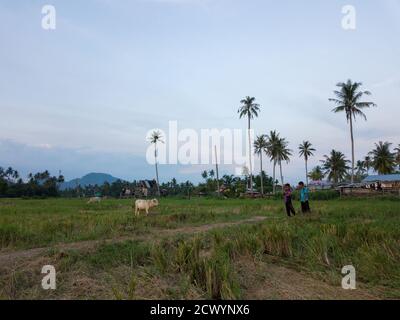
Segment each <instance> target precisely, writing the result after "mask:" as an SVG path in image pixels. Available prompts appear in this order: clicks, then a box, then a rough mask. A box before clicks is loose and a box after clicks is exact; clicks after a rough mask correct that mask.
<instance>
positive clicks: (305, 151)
mask: <svg viewBox="0 0 400 320" xmlns="http://www.w3.org/2000/svg"><path fill="white" fill-rule="evenodd" d="M313 152H315V149H314V148H313V147H312V144H311V143H310V141H303V143H302V144H300V145H299V155H300V157H304V161H305V163H306V183H307V185H308V159H309V158H310V157H311V156H313V155H314V153H313Z"/></svg>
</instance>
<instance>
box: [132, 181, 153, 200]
mask: <svg viewBox="0 0 400 320" xmlns="http://www.w3.org/2000/svg"><path fill="white" fill-rule="evenodd" d="M155 195H157V182H156V180H140V181H139V182H138V183H137V186H136V189H135V197H151V196H155Z"/></svg>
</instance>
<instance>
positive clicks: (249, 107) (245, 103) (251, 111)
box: [238, 96, 260, 192]
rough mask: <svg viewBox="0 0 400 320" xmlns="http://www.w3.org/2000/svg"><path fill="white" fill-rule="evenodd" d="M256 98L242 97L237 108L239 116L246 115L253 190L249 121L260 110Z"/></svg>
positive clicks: (251, 186) (251, 175) (251, 188)
mask: <svg viewBox="0 0 400 320" xmlns="http://www.w3.org/2000/svg"><path fill="white" fill-rule="evenodd" d="M255 101H256V98H254V97H249V96H247V97H246V98H244V99H242V100H241V101H240V103H241V104H242V105H241V106H240V108H239V110H238V113H239V118H240V119H241V118H243V117H247V124H248V132H247V134H248V138H249V168H250V190H251V192H253V168H252V164H251V153H252V152H251V137H250V121H251V119H253V118H254V117H258V112H259V111H260V105H259V104H257V103H256V102H255Z"/></svg>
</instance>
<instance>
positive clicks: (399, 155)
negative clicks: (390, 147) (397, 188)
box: [394, 144, 400, 170]
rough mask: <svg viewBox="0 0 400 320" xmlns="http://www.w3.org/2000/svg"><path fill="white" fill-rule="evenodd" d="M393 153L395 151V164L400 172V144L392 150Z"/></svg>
mask: <svg viewBox="0 0 400 320" xmlns="http://www.w3.org/2000/svg"><path fill="white" fill-rule="evenodd" d="M394 151H396V163H397V166H398V167H399V170H400V144H399V145H398V146H397V148H394Z"/></svg>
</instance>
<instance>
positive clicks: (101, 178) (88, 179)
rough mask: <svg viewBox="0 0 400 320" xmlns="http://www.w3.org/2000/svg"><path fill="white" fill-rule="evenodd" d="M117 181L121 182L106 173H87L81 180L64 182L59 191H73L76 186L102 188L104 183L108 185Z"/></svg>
mask: <svg viewBox="0 0 400 320" xmlns="http://www.w3.org/2000/svg"><path fill="white" fill-rule="evenodd" d="M117 180H122V179H119V178H116V177H113V176H112V175H110V174H107V173H95V172H92V173H89V174H87V175H85V176H83V177H82V178H77V179H73V180H70V181H66V182H64V183H63V184H61V186H60V189H61V190H65V189H73V188H76V187H77V186H78V185H80V186H81V187H85V186H88V185H92V186H94V185H96V184H97V185H98V186H102V185H103V184H104V183H106V182H108V183H110V184H111V183H113V182H115V181H117Z"/></svg>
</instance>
